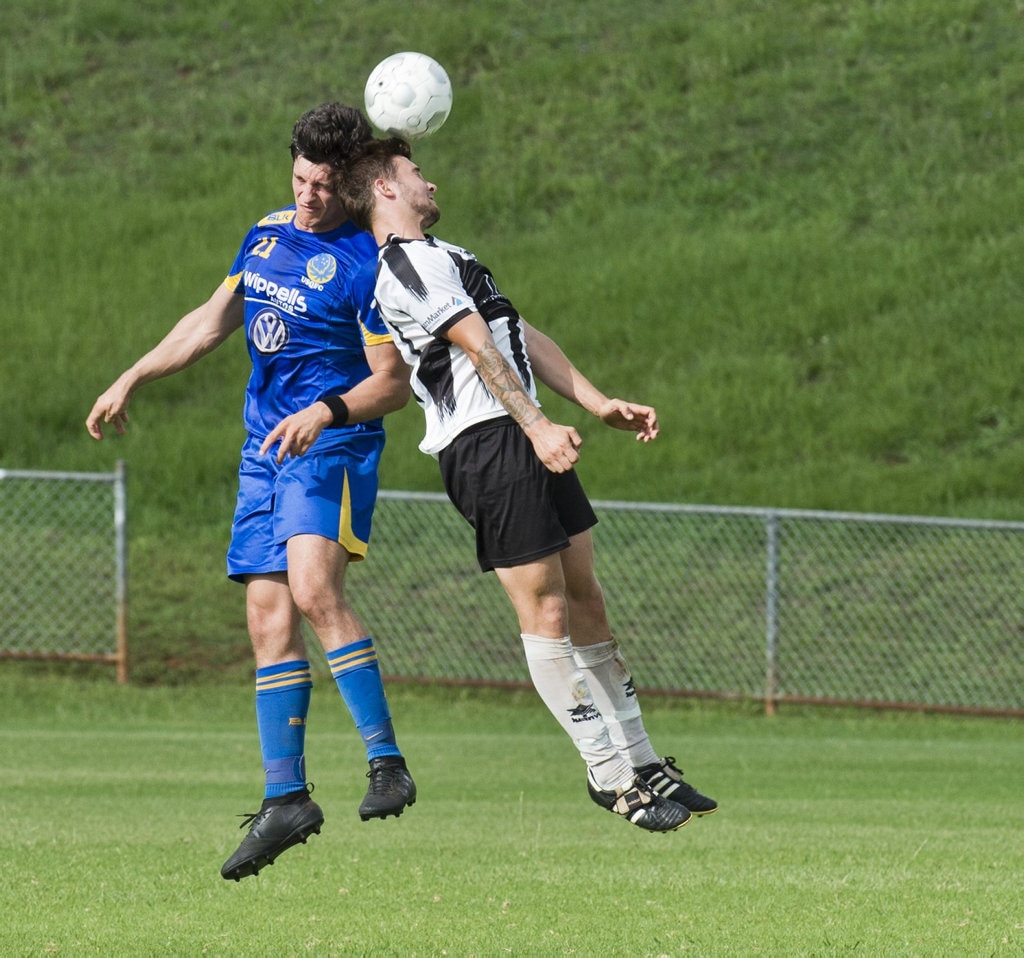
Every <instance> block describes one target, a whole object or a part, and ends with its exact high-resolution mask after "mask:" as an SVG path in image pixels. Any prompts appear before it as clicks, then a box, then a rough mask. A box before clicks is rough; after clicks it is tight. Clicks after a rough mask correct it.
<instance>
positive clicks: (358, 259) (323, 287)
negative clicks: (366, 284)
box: [224, 207, 391, 449]
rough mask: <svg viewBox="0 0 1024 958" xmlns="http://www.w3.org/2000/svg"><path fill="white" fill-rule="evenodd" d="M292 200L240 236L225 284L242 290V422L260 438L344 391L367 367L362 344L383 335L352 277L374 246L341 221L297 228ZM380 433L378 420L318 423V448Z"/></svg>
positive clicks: (369, 302) (372, 256) (372, 308)
mask: <svg viewBox="0 0 1024 958" xmlns="http://www.w3.org/2000/svg"><path fill="white" fill-rule="evenodd" d="M294 218H295V209H294V207H289V208H288V209H283V210H279V211H277V212H275V213H270V214H268V215H267V216H265V217H264V218H263V219H261V220H260V221H259V222H258V223H257V224H256V225H255V226H254V227H253V228H252V229H251V230H249V233H248V234H247V235H246V237H245V239H244V241H243V242H242V246H241V248H240V249H239V251H238V255H237V256H236V257H235V262H234V264H233V265H232V267H231V271H230V273H229V275H228V277H227V279H225V281H224V282H225V284H226V285H227V286H228V288H229V289H231V290H232V291H233V292H235V293H236V294H238V295H242V296H244V297H245V336H246V342H247V343H248V348H249V355H250V357H251V359H252V374H251V375H250V377H249V383H248V385H247V386H246V392H245V411H244V418H245V426H246V429H247V430H248V431H249V433H250V435H252V436H254V437H256V438H258V439H259V440H261V441H262V439H263V438H265V437H266V436H267V434H268V433H269V432H270V431H271V430H272V429H273V428H274V427H275V426H277V424H278V423H279V422H281V420H282V419H284V418H285V417H286V416H289V415H291V414H292V413H295V412H298V411H299V410H300V409H303V408H305V407H306V406H308V405H310V404H311V403H314V402H316V400H317V399H319V398H320V397H321V396H323V395H324V394H325V393H335V394H341V393H345V392H347V391H348V390H349V389H351V388H352V387H353V386H354V385H355V384H356V383H358V382H361V381H362V380H363V379H365V378H366V377H367V376H369V375H370V368H369V365H368V364H367V362H366V356H365V354H364V352H363V345H364V344H367V345H378V344H380V343H385V342H390V341H391V335H390V333H389V331H388V329H387V327H386V326H384V325H383V323H382V322H381V320H380V318H379V316H378V313H377V309H376V307H375V305H374V304H373V301H372V296H370V295H368V294H367V293H366V291H364V292H362V293H359V292H357V291H356V289H355V288H354V285H353V282H352V280H353V278H354V276H355V274H356V273H357V272H358V269H359V267H360V266H361V265H362V264H363V263H364V262H365V261H366V260H367V259H370V260H375V259H376V256H377V246H376V244H375V243H374V241H373V237H371V236H370V235H369V234H368V233H364V232H361V231H360V230H359V229H357V228H356V227H355V226H354V225H353V224H352V223H349V222H346V223H344V224H342V225H341V226H339V227H338V228H337V229H334V230H330V231H328V232H323V233H310V232H305V231H303V230H299V229H296V227H295V225H294V222H293V220H294ZM353 431H355V432H361V433H379V434H381V435H382V434H383V425H382V422H381V420H380V419H374V420H371V421H369V422H365V423H358V424H355V425H351V426H344V427H341V428H340V429H325V430H324V431H323V433H322V434H321V436H320V438H319V439H318V440H317V443H316V446H315V448H316V449H324V448H327V447H330V446H332V445H334V444H336V443H338V442H340V441H342V440H343V434H348V435H351V433H352V432H353Z"/></svg>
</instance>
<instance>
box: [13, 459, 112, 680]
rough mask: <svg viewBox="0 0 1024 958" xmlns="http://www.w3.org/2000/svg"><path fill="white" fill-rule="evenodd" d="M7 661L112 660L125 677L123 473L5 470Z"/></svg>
mask: <svg viewBox="0 0 1024 958" xmlns="http://www.w3.org/2000/svg"><path fill="white" fill-rule="evenodd" d="M0 543H2V548H0V608H2V610H3V616H2V621H0V658H22V659H73V660H76V661H84V662H111V663H113V664H114V665H116V666H117V677H118V681H119V682H124V681H126V680H127V636H126V622H125V620H126V615H125V606H126V582H125V579H126V565H125V550H126V547H125V470H124V465H123V464H122V463H119V464H118V467H117V471H116V472H113V473H91V472H85V473H81V472H78V473H76V472H30V471H15V470H9V469H0Z"/></svg>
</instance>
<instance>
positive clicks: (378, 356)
mask: <svg viewBox="0 0 1024 958" xmlns="http://www.w3.org/2000/svg"><path fill="white" fill-rule="evenodd" d="M364 352H365V354H366V361H367V362H368V363H369V365H370V375H369V376H368V377H367V378H366V379H364V380H363V381H362V382H361V383H359V384H358V385H356V386H354V387H353V388H352V389H350V390H349V391H348V392H346V393H345V394H344V395H340V394H339V398H340V399H341V400H342V402H343V404H344V409H345V413H344V417H345V422H366V421H367V420H368V419H377V418H379V417H380V416H386V415H387V414H388V413H389V412H395V411H396V410H399V409H401V408H402V407H403V406H404V405H405V404H406V403H407V402H408V401H409V395H410V393H411V389H410V388H409V367H408V366H407V365H406V364H405V362H404V361H403V359H402V355H401V353H399V352H398V350H397V349H396V348H395V345H394V343H390V342H387V343H380V344H379V345H375V346H366V347H364ZM334 419H335V413H334V412H332V410H331V409H330V407H329V406H328V405H327V404H326V403H324V402H321V401H319V400H318V401H317V402H315V403H311V404H310V405H309V406H306V408H305V409H300V410H299V411H298V412H297V413H293V414H292V415H290V416H287V417H285V418H284V419H282V420H281V421H280V422H279V423H278V424H277V426H275V427H274V429H273V431H272V432H271V433H270V435H268V436H267V438H266V439H265V440H263V445H262V446H260V454H261V455H266V454H267V453H268V452H269V451H270V450H271V449H272V448H273V447H274V444H275V443H277V444H278V445H277V455H276V458H277V461H278V462H284V460H285V457H286V456H303V455H305V454H306V453H307V452H308V451H309V449H310V447H311V446H312V445H313V443H314V442H316V441H317V439H319V438H320V433H321V432H323V430H324V429H326V428H327V427H328V426H330V425H331V423H332V422H334Z"/></svg>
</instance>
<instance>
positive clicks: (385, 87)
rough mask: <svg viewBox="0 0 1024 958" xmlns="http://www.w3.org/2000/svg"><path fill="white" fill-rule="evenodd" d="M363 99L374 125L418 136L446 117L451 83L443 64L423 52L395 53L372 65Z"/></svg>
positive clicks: (397, 133) (412, 137)
mask: <svg viewBox="0 0 1024 958" xmlns="http://www.w3.org/2000/svg"><path fill="white" fill-rule="evenodd" d="M364 99H365V101H366V115H367V116H369V118H370V120H371V122H372V123H373V125H374V126H375V127H377V129H379V130H384V131H385V132H387V133H390V134H391V135H392V136H401V137H404V138H405V139H407V140H418V139H419V138H420V137H422V136H429V135H430V134H431V133H435V132H437V130H439V129H440V128H441V124H442V123H444V121H445V120H447V119H448V113H449V112H450V111H451V108H452V84H451V81H450V80H449V79H448V74H447V73H445V72H444V67H442V66H441V64H440V63H438V62H437V61H436V60H434V59H432V58H431V57H428V56H427V55H426V54H425V53H395V54H393V55H392V56H389V57H388V58H387V59H385V60H381V62H380V63H378V64H377V65H376V66H375V67H374V68H373V71H372V72H371V73H370V76H369V77H368V79H367V81H366V90H365V91H364Z"/></svg>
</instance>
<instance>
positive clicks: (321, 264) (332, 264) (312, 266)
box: [306, 253, 338, 286]
mask: <svg viewBox="0 0 1024 958" xmlns="http://www.w3.org/2000/svg"><path fill="white" fill-rule="evenodd" d="M336 272H338V261H337V260H336V259H335V258H334V257H333V256H331V254H330V253H320V254H319V255H317V256H314V257H313V258H312V259H311V260H309V261H308V262H307V263H306V276H308V277H309V281H310V282H311V283H316V284H317V285H319V286H323V284H324V283H329V282H330V281H331V280H332V279H334V274H335V273H336Z"/></svg>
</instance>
